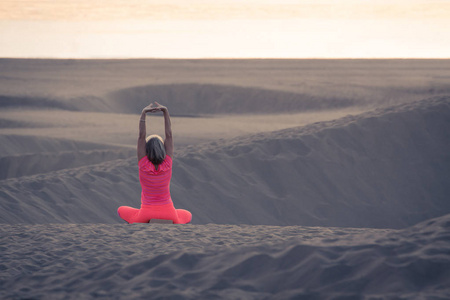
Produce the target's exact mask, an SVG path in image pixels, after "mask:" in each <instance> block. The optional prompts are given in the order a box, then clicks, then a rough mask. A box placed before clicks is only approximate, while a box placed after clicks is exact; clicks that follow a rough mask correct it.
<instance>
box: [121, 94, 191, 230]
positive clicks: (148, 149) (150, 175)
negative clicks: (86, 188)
mask: <svg viewBox="0 0 450 300" xmlns="http://www.w3.org/2000/svg"><path fill="white" fill-rule="evenodd" d="M158 111H162V112H163V114H164V127H165V135H166V138H165V140H164V141H163V139H162V138H161V137H160V136H158V135H150V136H148V137H147V138H146V137H145V136H146V126H145V117H146V114H147V113H155V112H158ZM137 157H138V162H139V163H138V164H139V181H140V183H141V188H142V193H141V208H140V209H136V208H132V207H129V206H121V207H119V209H118V210H117V213H118V214H119V217H121V218H122V219H124V220H125V221H127V222H128V223H148V222H149V221H150V219H164V220H172V221H173V223H175V224H186V223H189V222H190V221H191V219H192V215H191V213H190V212H189V211H187V210H184V209H175V207H174V206H173V203H172V198H171V197H170V179H171V177H172V157H173V139H172V128H171V123H170V115H169V111H168V110H167V107H165V106H162V105H161V104H159V103H158V102H155V106H153V103H152V104H150V105H149V106H147V107H145V108H144V109H143V110H142V114H141V119H140V121H139V138H138V142H137Z"/></svg>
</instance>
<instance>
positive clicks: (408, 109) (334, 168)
mask: <svg viewBox="0 0 450 300" xmlns="http://www.w3.org/2000/svg"><path fill="white" fill-rule="evenodd" d="M449 114H450V109H449V98H448V97H441V98H434V99H427V100H423V101H419V102H415V103H411V104H405V105H400V106H395V107H390V108H386V109H380V110H377V111H375V112H369V113H365V114H361V115H358V116H353V117H351V116H349V117H346V118H343V119H339V120H335V121H329V122H321V123H316V124H312V125H310V126H305V127H299V128H292V129H288V130H284V131H279V132H272V133H265V134H258V135H251V136H248V137H240V138H236V139H231V140H222V141H219V142H214V143H208V144H203V146H201V147H188V148H186V149H185V150H184V151H179V152H178V153H177V155H176V157H175V165H174V175H173V181H172V187H171V189H172V196H173V199H174V201H175V205H176V206H178V207H180V208H186V209H189V210H191V211H192V212H193V215H194V220H193V222H194V224H205V223H219V224H266V225H312V226H344V227H378V228H401V227H406V226H410V225H412V224H415V223H417V222H419V221H422V220H425V219H428V218H432V217H436V216H440V215H443V214H445V213H448V212H450V207H449V204H448V201H447V198H448V197H447V195H448V194H449V192H450V191H449V187H450V185H449V182H448V178H449V172H450V167H449V163H450V156H449V153H450V152H449V151H448V149H450V137H449V133H448V130H447V128H449V125H450V124H449V121H450V118H449ZM0 192H1V194H2V198H4V199H5V201H3V202H2V213H1V214H2V217H1V220H2V222H4V223H14V224H15V223H49V222H50V223H67V222H69V223H86V222H88V223H92V222H99V223H104V222H107V223H116V222H120V220H119V219H118V218H117V215H116V208H117V207H118V206H119V205H131V206H135V207H137V206H139V201H140V200H139V199H140V196H139V195H140V188H139V182H138V179H137V168H136V162H135V158H130V159H126V160H116V161H111V162H106V163H103V164H98V165H95V166H93V167H90V166H85V167H81V168H78V169H69V170H61V171H58V172H55V173H51V174H40V175H35V176H28V177H21V178H17V179H14V178H12V179H8V180H4V181H2V182H1V190H0ZM36 207H38V208H39V209H38V210H36Z"/></svg>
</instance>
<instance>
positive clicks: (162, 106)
mask: <svg viewBox="0 0 450 300" xmlns="http://www.w3.org/2000/svg"><path fill="white" fill-rule="evenodd" d="M155 105H156V107H155V109H157V110H156V111H162V112H164V111H167V107H165V106H164V105H161V104H159V103H158V102H156V101H155Z"/></svg>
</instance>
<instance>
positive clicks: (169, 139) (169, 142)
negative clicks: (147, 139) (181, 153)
mask: <svg viewBox="0 0 450 300" xmlns="http://www.w3.org/2000/svg"><path fill="white" fill-rule="evenodd" d="M155 104H156V105H157V106H156V107H155V108H156V109H157V110H160V111H162V112H163V114H164V133H165V138H164V147H165V148H166V154H167V155H169V156H170V157H171V158H173V136H172V123H171V122H170V114H169V110H168V109H167V107H165V106H163V105H161V104H159V103H158V102H155Z"/></svg>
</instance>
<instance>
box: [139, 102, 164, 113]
mask: <svg viewBox="0 0 450 300" xmlns="http://www.w3.org/2000/svg"><path fill="white" fill-rule="evenodd" d="M153 105H156V106H153ZM158 111H162V112H164V111H167V107H165V106H164V105H161V104H159V103H158V102H156V101H155V102H154V103H150V105H148V106H146V107H145V108H144V109H143V110H142V112H143V113H154V112H158Z"/></svg>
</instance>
